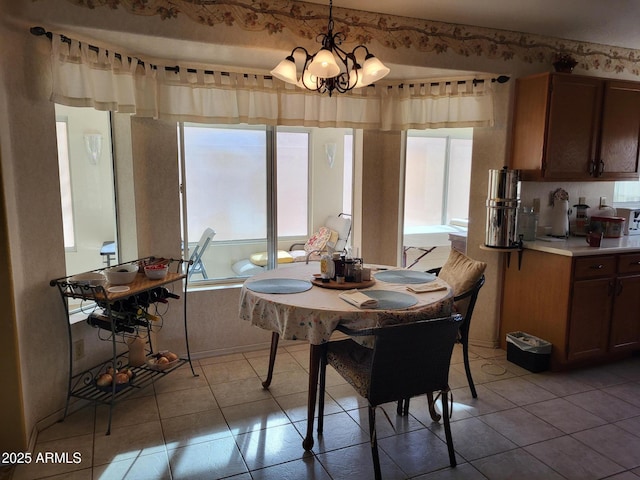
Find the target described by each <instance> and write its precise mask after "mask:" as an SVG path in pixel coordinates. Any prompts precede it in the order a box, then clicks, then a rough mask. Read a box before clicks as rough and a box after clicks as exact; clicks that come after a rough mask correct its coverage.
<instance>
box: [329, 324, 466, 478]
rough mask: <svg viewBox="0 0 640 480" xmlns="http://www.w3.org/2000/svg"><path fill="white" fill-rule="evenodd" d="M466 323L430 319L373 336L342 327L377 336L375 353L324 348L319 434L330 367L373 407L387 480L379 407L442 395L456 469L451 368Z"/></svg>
mask: <svg viewBox="0 0 640 480" xmlns="http://www.w3.org/2000/svg"><path fill="white" fill-rule="evenodd" d="M461 322H462V317H461V316H460V315H453V316H451V317H445V318H438V319H425V320H419V321H416V322H411V323H404V324H396V325H390V326H385V327H378V328H372V329H367V330H357V331H354V330H350V329H348V328H346V327H343V326H338V330H340V331H341V332H343V333H345V334H347V335H349V336H362V335H373V336H374V337H375V338H374V346H373V348H372V349H371V348H366V347H363V346H362V345H360V344H359V343H357V342H355V341H354V340H352V339H345V340H340V341H335V342H328V343H326V344H324V345H323V352H322V356H321V360H320V386H319V387H320V394H319V405H318V434H319V435H320V434H322V433H323V426H324V396H325V385H326V369H327V365H331V366H333V367H334V369H335V370H336V371H337V372H338V373H339V374H340V375H341V376H342V377H343V378H345V380H347V382H349V383H350V384H351V385H352V386H353V387H354V388H355V389H356V391H357V392H358V393H359V394H360V395H362V396H363V397H364V398H366V399H367V400H368V402H369V432H370V436H371V437H370V438H371V454H372V457H373V466H374V472H375V478H376V480H379V479H380V478H381V472H380V459H379V456H378V442H377V437H376V425H375V413H376V407H378V406H379V405H381V404H383V403H387V402H393V401H399V400H401V399H404V398H409V397H412V396H416V395H421V394H425V393H427V392H429V393H430V392H436V391H438V392H441V396H442V411H443V413H444V415H443V423H444V431H445V437H446V440H447V448H448V451H449V462H450V464H451V466H452V467H455V466H456V457H455V452H454V450H453V439H452V437H451V428H450V425H449V414H448V409H449V405H448V392H449V385H448V378H449V364H450V361H451V353H452V351H453V345H454V343H455V341H456V336H457V335H458V330H459V328H460V323H461Z"/></svg>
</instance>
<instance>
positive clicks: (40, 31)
mask: <svg viewBox="0 0 640 480" xmlns="http://www.w3.org/2000/svg"><path fill="white" fill-rule="evenodd" d="M29 31H30V32H31V34H32V35H36V36H38V37H41V36H45V37H47V38H48V39H49V40H51V39H52V38H53V33H52V32H47V30H46V29H45V28H43V27H31V28H30V29H29ZM60 40H61V41H63V42H64V43H69V44H71V39H70V38H69V37H67V36H66V35H62V34H60ZM87 47H88V48H89V50H91V51H93V52H98V51H99V50H100V49H99V48H98V47H96V46H95V45H87ZM107 53H109V51H108V50H107ZM113 56H114V57H115V58H117V59H119V60H121V59H122V55H120V54H119V53H114V54H113ZM127 58H128V59H129V61H131V57H127ZM138 65H142V66H144V65H145V63H144V62H143V61H142V60H138ZM149 65H150V67H151V68H152V69H154V70H155V69H157V68H158V66H157V65H153V64H149ZM164 69H165V71H168V72H176V73H178V72H179V71H180V67H179V66H177V65H176V66H175V67H164ZM187 72H189V73H196V72H197V70H196V69H195V68H188V69H187ZM204 73H205V74H206V75H213V73H214V71H213V70H205V71H204ZM219 73H220V74H221V75H226V76H228V75H229V72H219ZM244 77H245V78H247V77H249V75H248V74H246V73H245V74H244ZM265 78H267V79H269V78H272V77H271V75H265ZM509 79H510V77H508V76H507V75H499V76H498V77H496V78H492V79H491V83H494V82H497V83H506V82H508V81H509ZM484 82H485V81H484V79H475V78H474V79H473V84H474V86H475V85H477V84H478V83H484ZM416 83H417V84H418V85H420V84H422V82H416ZM440 83H441V82H433V83H431V86H436V85H440ZM444 83H445V85H451V84H452V83H458V85H461V84H464V83H465V81H464V80H460V81H458V82H444ZM399 86H400V87H401V88H402V87H404V84H400V85H399ZM408 86H409V87H413V86H414V84H413V83H411V84H408Z"/></svg>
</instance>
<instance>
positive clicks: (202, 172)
mask: <svg viewBox="0 0 640 480" xmlns="http://www.w3.org/2000/svg"><path fill="white" fill-rule="evenodd" d="M179 128H181V129H182V132H183V137H182V138H183V139H184V140H183V147H182V150H183V152H184V153H183V156H184V173H183V175H184V181H183V192H184V200H185V203H186V215H184V216H185V219H186V220H185V224H186V231H187V239H188V242H189V246H191V247H193V246H195V244H196V243H197V242H198V239H199V238H200V236H201V234H202V232H203V231H204V230H205V229H206V228H208V227H210V228H213V229H214V230H215V231H216V236H215V237H214V241H213V244H214V245H215V248H213V249H212V248H211V247H209V248H208V251H207V252H205V254H204V255H205V258H204V262H205V264H207V268H206V270H207V273H206V274H205V275H202V276H198V277H196V276H194V277H193V278H192V279H191V280H192V281H193V280H196V281H197V280H208V279H223V278H231V277H235V276H236V275H237V272H235V271H233V269H232V265H233V263H234V261H235V260H239V259H241V258H248V257H249V256H250V255H251V254H253V253H255V252H260V251H265V250H266V241H267V221H268V218H267V203H266V201H267V182H268V179H267V177H268V174H267V159H268V157H267V155H268V147H267V145H268V144H269V142H268V140H269V138H270V136H271V135H273V133H272V132H273V131H272V130H269V129H267V128H266V127H249V126H218V125H199V124H184V125H181V126H179ZM275 139H276V162H277V164H276V174H277V178H276V184H277V221H278V223H277V232H278V238H279V239H284V238H306V237H307V236H308V233H309V232H308V230H309V226H308V225H309V215H308V203H309V200H308V197H309V195H308V193H309V192H308V184H309V180H308V177H309V132H308V130H306V129H302V128H299V129H296V128H288V129H278V131H277V133H276V134H275ZM191 251H192V250H191Z"/></svg>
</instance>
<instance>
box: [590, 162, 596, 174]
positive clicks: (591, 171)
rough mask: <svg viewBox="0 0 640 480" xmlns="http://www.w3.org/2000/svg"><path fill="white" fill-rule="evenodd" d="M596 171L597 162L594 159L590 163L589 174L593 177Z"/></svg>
mask: <svg viewBox="0 0 640 480" xmlns="http://www.w3.org/2000/svg"><path fill="white" fill-rule="evenodd" d="M595 171H596V162H595V160H594V161H592V162H591V163H589V175H591V176H592V177H593V176H594V174H595Z"/></svg>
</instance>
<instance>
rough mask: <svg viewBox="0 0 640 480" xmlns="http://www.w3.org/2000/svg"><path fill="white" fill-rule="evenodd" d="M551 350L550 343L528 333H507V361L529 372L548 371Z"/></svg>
mask: <svg viewBox="0 0 640 480" xmlns="http://www.w3.org/2000/svg"><path fill="white" fill-rule="evenodd" d="M551 348H552V346H551V343H549V342H547V341H546V340H542V339H541V338H538V337H534V336H533V335H529V334H528V333H524V332H511V333H507V360H509V361H510V362H513V363H515V364H516V365H518V366H520V367H522V368H526V369H527V370H529V371H530V372H533V373H537V372H544V371H545V370H548V369H549V359H550V358H551Z"/></svg>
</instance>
